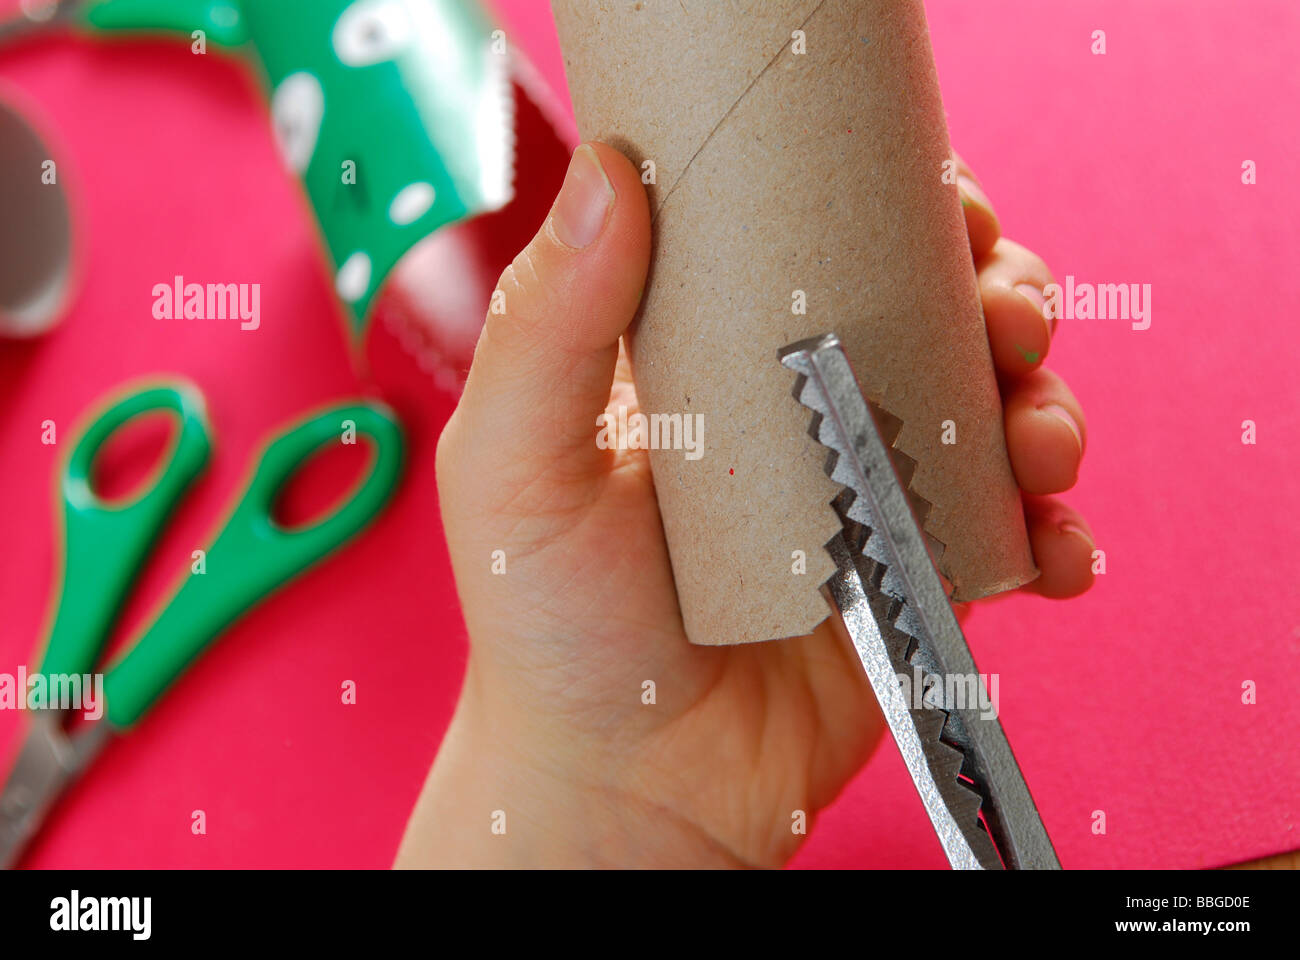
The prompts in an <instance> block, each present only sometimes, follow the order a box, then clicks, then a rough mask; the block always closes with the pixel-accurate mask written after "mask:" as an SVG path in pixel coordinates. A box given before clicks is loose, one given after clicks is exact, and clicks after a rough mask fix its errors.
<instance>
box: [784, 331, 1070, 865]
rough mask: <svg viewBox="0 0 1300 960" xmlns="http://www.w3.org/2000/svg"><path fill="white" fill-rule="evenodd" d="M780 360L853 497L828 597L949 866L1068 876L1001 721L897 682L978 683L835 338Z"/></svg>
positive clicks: (804, 344)
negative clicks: (930, 699)
mask: <svg viewBox="0 0 1300 960" xmlns="http://www.w3.org/2000/svg"><path fill="white" fill-rule="evenodd" d="M780 360H781V362H782V364H784V365H785V366H786V367H788V368H789V369H791V370H793V371H795V372H796V373H798V374H799V380H798V383H797V384H796V387H795V396H796V398H798V400H799V401H800V402H801V403H803V404H804V405H805V406H806V407H808V408H809V409H811V410H813V411H814V413H815V414H816V415H815V416H814V418H813V427H812V430H811V431H810V432H812V433H813V436H814V437H816V438H817V439H818V440H819V441H820V442H821V443H822V444H824V445H825V446H827V447H829V448H830V449H831V451H832V456H831V457H830V459H829V460H828V461H827V467H826V469H827V473H828V474H830V476H831V477H832V479H834V480H836V481H837V482H839V483H842V484H843V485H844V486H845V487H846V488H847V490H848V491H851V495H842V496H841V497H840V498H837V503H836V506H837V508H838V509H840V510H841V520H842V521H843V522H844V534H843V535H839V536H836V537H835V538H833V539H832V540H831V541H830V543H828V544H827V550H828V551H830V553H831V556H832V558H833V559H834V560H835V562H836V568H837V570H836V573H835V575H833V576H832V577H831V579H830V580H829V581H828V582H827V585H826V588H827V590H828V592H829V594H830V597H831V600H832V601H833V603H834V604H835V606H836V607H837V608H838V610H839V611H840V614H841V616H842V617H843V620H844V624H845V627H846V628H847V629H848V631H849V634H850V637H851V638H852V640H853V643H854V647H855V649H856V650H857V652H858V656H859V658H860V659H861V660H862V663H863V666H864V668H865V669H866V671H867V676H868V678H869V679H870V681H871V684H872V688H873V690H875V692H876V696H877V699H878V700H879V701H880V706H881V710H882V712H883V713H884V715H885V719H886V720H887V721H888V723H889V727H890V730H891V732H892V733H893V735H894V739H895V741H896V742H897V743H898V746H899V749H900V751H901V752H902V754H903V759H904V761H905V762H906V763H907V767H908V771H909V772H910V773H911V775H912V780H913V782H914V783H915V784H916V788H917V790H918V791H919V792H920V794H921V798H922V800H923V802H924V803H925V807H926V812H927V813H928V814H929V815H930V820H931V822H932V823H933V824H934V826H935V830H936V832H937V833H938V835H939V839H940V842H941V843H942V844H943V846H944V851H945V853H947V855H948V858H949V861H950V862H951V863H952V865H953V866H954V867H958V868H978V867H981V866H983V867H986V868H992V869H997V868H998V867H1000V866H1003V865H1005V866H1007V867H1011V868H1017V869H1056V868H1059V866H1060V863H1059V862H1058V861H1057V858H1056V852H1055V851H1054V850H1053V848H1052V844H1051V841H1050V840H1049V839H1048V837H1047V831H1046V830H1045V829H1044V828H1043V824H1042V820H1041V819H1040V818H1039V816H1038V810H1037V808H1036V807H1035V806H1034V801H1033V798H1032V797H1031V796H1030V794H1029V789H1028V787H1027V786H1026V785H1025V781H1024V778H1023V777H1022V776H1021V773H1020V768H1019V766H1018V765H1017V764H1016V760H1015V756H1014V755H1013V754H1012V752H1011V747H1010V745H1009V744H1008V743H1007V739H1006V735H1005V734H1004V733H1003V730H1002V725H1001V724H1000V723H999V722H998V720H997V719H996V716H990V715H989V713H988V712H987V710H986V709H984V708H982V707H981V705H980V704H979V703H971V702H970V701H969V699H967V700H966V701H965V702H963V703H953V704H946V705H944V706H943V707H942V708H941V709H940V708H935V707H931V706H929V705H928V704H918V703H916V702H915V698H913V702H909V698H908V697H907V696H905V694H904V691H903V688H902V686H901V684H900V682H899V679H898V677H899V675H900V674H901V675H904V676H906V675H908V673H910V672H912V671H915V672H916V674H917V675H918V677H919V678H920V679H922V680H924V681H926V683H927V685H928V683H929V681H930V680H937V681H938V682H939V683H940V684H941V685H940V687H939V689H941V690H948V689H955V685H954V684H953V683H951V682H950V681H951V680H953V679H962V680H968V681H970V682H973V683H978V682H979V674H978V673H977V672H976V669H975V661H974V659H973V658H972V656H971V653H970V649H969V648H968V647H967V646H966V639H965V637H964V636H963V635H962V632H961V628H960V627H959V626H958V625H957V619H956V617H955V616H954V614H953V612H952V606H951V604H950V603H949V602H948V595H947V593H946V592H945V590H944V588H943V583H942V582H941V580H940V578H939V575H938V572H937V571H936V570H935V569H934V564H933V563H932V561H931V559H930V553H929V551H928V550H927V546H926V538H925V536H924V534H923V533H922V531H921V529H920V527H919V526H918V524H917V521H916V519H915V517H914V516H913V514H912V508H911V503H910V501H911V498H910V496H909V492H908V491H907V490H906V489H905V486H904V484H903V483H901V482H900V480H899V477H898V475H897V474H896V472H895V466H894V463H893V461H892V460H891V457H890V451H889V448H888V447H886V445H885V443H884V441H883V440H882V439H881V435H880V430H879V429H878V427H877V425H876V423H875V421H874V419H873V417H872V413H871V410H870V408H869V406H868V404H867V401H866V400H865V399H864V397H863V395H862V391H861V390H860V389H859V387H858V382H857V378H856V377H855V376H854V374H853V369H852V367H851V366H850V365H849V362H848V358H847V357H846V356H845V354H844V350H843V348H842V347H841V346H840V342H839V340H838V338H836V337H835V336H834V335H833V334H828V335H826V336H823V337H818V338H814V339H811V340H803V341H800V342H799V343H795V344H791V345H790V346H788V347H786V348H785V349H783V350H782V351H781V352H780ZM894 432H895V433H897V431H896V430H895V431H894ZM966 689H969V687H966ZM990 835H991V842H990ZM994 844H996V850H995V849H994Z"/></svg>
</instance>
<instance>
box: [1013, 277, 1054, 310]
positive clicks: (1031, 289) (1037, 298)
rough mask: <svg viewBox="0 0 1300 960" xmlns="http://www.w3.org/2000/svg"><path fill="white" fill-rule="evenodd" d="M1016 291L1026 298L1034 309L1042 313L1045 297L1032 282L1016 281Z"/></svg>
mask: <svg viewBox="0 0 1300 960" xmlns="http://www.w3.org/2000/svg"><path fill="white" fill-rule="evenodd" d="M1016 293H1018V294H1020V295H1021V296H1022V297H1024V298H1025V299H1026V300H1028V301H1029V302H1030V303H1032V304H1033V305H1034V309H1035V310H1037V311H1038V312H1039V313H1042V312H1043V311H1044V309H1045V308H1046V307H1047V298H1046V297H1044V296H1043V291H1041V290H1039V289H1038V288H1037V287H1036V286H1034V285H1033V284H1032V283H1017V284H1016Z"/></svg>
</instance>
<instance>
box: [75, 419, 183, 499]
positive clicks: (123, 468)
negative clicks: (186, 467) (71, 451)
mask: <svg viewBox="0 0 1300 960" xmlns="http://www.w3.org/2000/svg"><path fill="white" fill-rule="evenodd" d="M179 438H180V421H179V420H178V419H177V417H176V415H175V414H174V413H172V412H170V411H167V410H149V411H146V412H144V413H140V414H137V415H136V416H134V417H131V418H130V419H129V420H127V421H126V422H125V423H123V424H122V425H121V426H120V427H118V428H117V429H116V430H114V431H113V432H112V434H111V435H110V436H109V437H108V439H107V440H105V441H104V443H103V444H102V445H101V446H100V448H99V449H98V450H97V451H95V458H94V460H93V461H92V463H91V468H90V488H91V490H92V491H93V492H94V494H95V496H96V497H97V498H98V499H99V500H100V501H101V502H102V503H103V504H104V505H106V506H113V507H116V506H122V505H124V504H126V503H130V502H131V501H134V500H136V499H138V498H139V497H141V496H143V495H144V494H145V493H146V492H147V491H148V490H150V489H152V488H153V486H154V485H155V484H156V483H157V482H158V478H159V476H160V475H161V474H162V472H163V471H164V470H165V469H166V466H167V464H168V462H170V460H171V458H172V455H173V454H174V452H175V450H176V444H177V443H178V441H179Z"/></svg>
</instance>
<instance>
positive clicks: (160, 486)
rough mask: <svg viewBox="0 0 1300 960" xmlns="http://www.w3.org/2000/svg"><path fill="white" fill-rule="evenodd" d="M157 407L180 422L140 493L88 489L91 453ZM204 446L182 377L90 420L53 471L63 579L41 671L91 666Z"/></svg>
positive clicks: (202, 415)
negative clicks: (117, 499)
mask: <svg viewBox="0 0 1300 960" xmlns="http://www.w3.org/2000/svg"><path fill="white" fill-rule="evenodd" d="M159 411H162V412H171V413H174V414H175V415H176V416H177V417H178V419H179V421H180V430H179V432H178V433H177V435H176V439H175V442H174V445H173V448H172V451H171V455H170V457H169V458H168V459H167V460H166V462H165V464H164V465H163V466H162V467H161V469H160V470H159V472H158V473H157V476H156V478H155V480H154V482H153V484H152V486H151V487H149V488H148V489H146V490H145V491H144V492H142V493H140V494H139V495H138V496H136V497H135V498H134V499H132V500H129V501H127V502H124V503H105V502H104V501H103V500H101V499H100V498H99V497H98V496H97V495H96V494H95V491H94V490H93V489H92V488H91V468H92V466H93V464H94V461H95V455H96V454H97V453H98V452H99V449H100V448H101V447H102V446H103V445H104V443H105V442H106V441H107V440H108V438H109V437H110V436H112V435H113V433H115V432H116V431H117V430H118V429H119V428H120V427H122V426H123V425H124V424H126V423H127V421H129V420H132V419H134V418H136V417H139V416H143V415H144V414H148V413H155V412H159ZM211 449H212V444H211V441H210V439H209V434H208V424H207V415H206V412H205V410H204V404H203V396H202V394H200V393H199V391H198V389H197V388H196V387H194V386H193V385H192V384H190V383H186V382H184V381H174V382H166V383H159V384H157V385H155V386H150V387H145V388H143V389H138V388H137V389H136V390H134V392H131V393H129V394H127V395H126V396H125V397H124V398H123V399H121V400H119V401H117V402H116V403H112V404H111V405H110V406H109V407H108V409H107V410H105V411H104V412H103V413H101V414H99V416H97V417H95V418H94V419H93V420H91V421H90V423H89V425H88V426H87V427H86V428H85V431H84V432H83V433H82V435H81V438H80V440H78V441H77V445H76V447H74V448H73V451H72V454H71V455H70V456H69V457H68V462H67V465H66V466H65V468H64V469H63V471H62V473H61V474H60V475H59V488H60V492H61V493H62V498H63V526H64V543H65V555H64V562H63V585H62V587H61V589H60V597H59V605H58V608H57V610H58V612H57V613H56V614H55V619H54V624H53V626H52V627H51V628H50V635H49V641H48V643H47V644H46V648H45V657H44V660H43V662H42V664H41V672H43V673H45V674H74V673H77V674H81V673H89V672H91V670H92V669H93V667H94V665H95V661H96V660H97V659H98V658H99V652H100V648H101V647H102V646H103V644H104V640H105V639H106V638H107V636H108V632H109V628H110V627H111V626H112V625H113V621H114V620H115V619H116V617H117V612H118V609H119V608H120V607H121V605H122V600H123V599H124V598H125V597H126V594H127V591H128V590H129V589H130V586H131V583H132V581H133V580H134V579H135V577H136V574H137V573H138V572H139V569H140V565H141V564H142V563H143V562H144V559H145V556H146V555H147V554H148V553H149V549H150V547H151V546H152V545H153V542H154V540H156V539H157V537H158V533H159V532H160V531H161V530H162V527H163V524H164V523H165V522H166V521H167V518H168V516H170V515H171V512H172V510H173V508H174V507H175V506H176V504H177V502H178V501H179V500H180V498H181V496H182V495H183V494H184V493H185V491H186V490H187V489H188V488H189V486H190V484H191V483H193V482H194V479H195V478H196V477H197V476H198V475H199V474H200V473H201V472H202V471H203V468H204V466H205V465H206V464H207V462H208V455H209V453H210V452H211Z"/></svg>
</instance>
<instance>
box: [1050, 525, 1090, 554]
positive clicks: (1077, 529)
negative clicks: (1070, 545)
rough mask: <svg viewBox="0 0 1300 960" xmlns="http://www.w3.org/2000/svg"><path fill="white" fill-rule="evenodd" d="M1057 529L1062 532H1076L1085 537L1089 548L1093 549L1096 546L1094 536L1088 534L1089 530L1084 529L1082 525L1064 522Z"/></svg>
mask: <svg viewBox="0 0 1300 960" xmlns="http://www.w3.org/2000/svg"><path fill="white" fill-rule="evenodd" d="M1057 529H1058V530H1060V531H1061V532H1062V533H1075V534H1078V535H1079V536H1081V537H1083V539H1084V541H1085V542H1086V543H1087V544H1088V549H1089V550H1091V549H1092V548H1093V547H1095V546H1096V544H1095V543H1094V542H1093V539H1092V537H1091V536H1089V535H1088V531H1087V530H1084V529H1083V528H1082V527H1080V526H1076V525H1075V524H1073V523H1063V524H1061V525H1060V526H1059V527H1058V528H1057Z"/></svg>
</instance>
